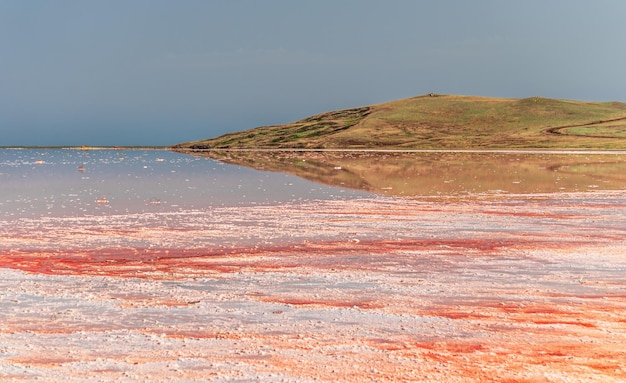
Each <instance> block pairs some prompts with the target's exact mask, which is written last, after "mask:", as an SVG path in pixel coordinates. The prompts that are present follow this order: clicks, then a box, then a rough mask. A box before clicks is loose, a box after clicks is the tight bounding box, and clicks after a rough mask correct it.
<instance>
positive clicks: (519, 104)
mask: <svg viewBox="0 0 626 383" xmlns="http://www.w3.org/2000/svg"><path fill="white" fill-rule="evenodd" d="M174 148H176V149H183V150H184V149H228V148H230V149H236V148H242V149H261V148H263V149H272V148H273V149H282V148H307V149H509V148H510V149H515V148H520V149H521V148H545V149H575V148H577V149H625V148H626V104H624V103H621V102H583V101H571V100H556V99H547V98H541V97H531V98H524V99H503V98H488V97H475V96H454V95H433V94H430V95H422V96H417V97H413V98H409V99H403V100H398V101H392V102H388V103H383V104H376V105H371V106H364V107H359V108H354V109H347V110H340V111H335V112H327V113H322V114H319V115H315V116H312V117H308V118H305V119H303V120H300V121H296V122H292V123H289V124H284V125H276V126H263V127H259V128H255V129H250V130H246V131H242V132H237V133H229V134H225V135H223V136H220V137H217V138H212V139H207V140H200V141H194V142H188V143H183V144H177V145H174Z"/></svg>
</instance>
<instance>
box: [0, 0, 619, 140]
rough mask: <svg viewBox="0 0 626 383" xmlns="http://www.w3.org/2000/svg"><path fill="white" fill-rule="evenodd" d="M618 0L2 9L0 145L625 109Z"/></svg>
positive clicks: (142, 3)
mask: <svg viewBox="0 0 626 383" xmlns="http://www.w3.org/2000/svg"><path fill="white" fill-rule="evenodd" d="M624 17H626V1H624V0H601V1H587V0H525V1H512V0H511V1H506V0H472V1H468V0H437V1H434V0H433V1H426V0H424V1H420V0H386V1H382V0H314V1H304V0H302V1H298V0H263V1H260V0H176V1H175V0H101V1H91V0H36V1H35V0H33V1H24V0H0V146H2V145H169V144H173V143H177V142H182V141H189V140H196V139H202V138H209V137H213V136H216V135H219V134H222V133H225V132H229V131H236V130H243V129H247V128H252V127H256V126H260V125H268V124H279V123H285V122H290V121H294V120H297V119H300V118H303V117H306V116H309V115H312V114H316V113H320V112H324V111H328V110H334V109H341V108H348V107H354V106H359V105H366V104H372V103H379V102H384V101H390V100H394V99H399V98H405V97H411V96H415V95H418V94H423V93H429V92H437V93H452V94H466V95H484V96H496V97H529V96H535V95H538V96H545V97H554V98H566V99H578V100H589V101H612V100H617V101H626V69H625V68H626V49H625V48H626V45H625V44H626V43H625V42H626V23H625V22H624Z"/></svg>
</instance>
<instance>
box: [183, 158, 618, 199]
mask: <svg viewBox="0 0 626 383" xmlns="http://www.w3.org/2000/svg"><path fill="white" fill-rule="evenodd" d="M194 154H196V155H201V156H206V157H210V158H213V159H217V160H220V161H223V162H226V163H230V164H237V165H242V166H247V167H251V168H254V169H258V170H267V171H278V172H284V173H289V174H293V175H296V176H299V177H302V178H305V179H308V180H311V181H315V182H320V183H324V184H327V185H331V186H337V187H346V188H352V189H359V190H365V191H369V192H373V193H379V194H385V195H393V196H408V197H410V196H437V195H463V194H470V193H514V194H517V193H520V194H526V193H551V192H571V191H587V190H616V189H626V162H625V159H626V158H625V157H626V156H624V155H620V154H585V155H580V154H523V153H519V154H518V153H380V152H280V151H207V152H198V153H194Z"/></svg>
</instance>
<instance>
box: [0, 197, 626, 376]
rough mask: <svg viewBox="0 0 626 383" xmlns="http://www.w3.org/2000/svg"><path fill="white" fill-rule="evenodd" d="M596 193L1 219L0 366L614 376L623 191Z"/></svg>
mask: <svg viewBox="0 0 626 383" xmlns="http://www.w3.org/2000/svg"><path fill="white" fill-rule="evenodd" d="M595 196H596V197H595V198H596V200H597V202H596V203H595V204H592V203H589V204H587V205H585V206H583V205H580V206H578V205H577V203H576V201H577V199H578V198H580V196H575V198H569V197H568V196H559V198H554V199H550V198H548V197H542V199H541V200H535V199H532V198H531V199H529V200H527V201H525V203H524V204H521V203H518V204H511V205H507V204H505V203H500V202H495V203H494V202H493V201H474V202H472V203H469V202H458V203H452V202H451V203H448V204H438V205H437V206H432V205H430V204H421V203H418V202H415V203H412V202H402V203H398V202H397V201H396V200H390V201H387V202H385V201H360V202H359V203H352V202H332V203H331V202H328V203H325V204H321V206H320V205H310V206H307V205H303V206H291V207H285V208H284V209H282V210H280V209H264V208H256V207H252V208H241V209H240V210H239V211H234V210H228V211H225V213H224V215H225V216H226V215H227V214H229V215H231V216H230V218H229V219H231V220H233V221H240V222H249V224H248V225H240V226H237V227H236V229H235V228H234V227H233V226H232V225H231V226H228V225H225V226H224V227H223V228H218V229H216V228H215V226H213V223H212V222H213V220H215V219H222V218H223V217H222V216H219V215H218V214H217V213H214V214H215V216H213V217H211V220H207V223H206V226H202V225H200V226H198V227H191V226H190V227H189V228H187V229H185V230H179V231H177V232H176V234H171V235H172V236H174V235H175V236H176V237H175V238H177V239H176V240H175V241H174V240H169V242H167V243H165V244H164V243H162V242H160V241H161V240H162V237H163V233H164V232H168V233H174V231H173V230H170V229H168V230H164V229H163V228H159V227H158V226H150V227H145V228H141V230H138V229H137V230H136V229H128V230H122V229H119V226H121V224H119V223H116V225H118V229H115V230H113V229H112V228H111V227H107V225H108V224H109V223H110V222H109V221H106V220H104V221H103V223H102V224H98V225H99V226H98V225H95V226H93V227H92V228H91V230H90V234H89V235H86V234H84V232H81V234H80V236H78V235H75V234H72V233H73V232H75V231H76V230H77V229H76V228H75V227H72V226H71V225H68V226H67V227H64V226H62V225H60V226H58V227H56V226H55V227H54V230H56V231H55V232H54V237H55V238H56V239H54V241H57V242H50V241H52V240H49V239H47V238H48V237H45V236H46V235H49V234H46V233H44V232H41V233H37V232H35V233H33V232H26V231H25V230H20V228H19V227H17V226H16V228H14V230H13V231H10V230H5V232H4V233H5V234H6V236H5V239H4V240H0V275H2V276H3V277H2V279H0V288H2V292H1V293H0V304H1V305H2V308H3V310H2V312H0V380H2V379H4V380H9V381H10V380H11V379H16V380H17V379H22V380H30V379H33V380H34V379H35V378H39V379H40V380H43V381H58V380H60V379H63V380H65V381H67V382H78V381H84V380H87V379H88V378H90V377H91V376H97V377H98V378H101V379H104V380H109V381H122V382H134V381H157V382H158V381H186V380H199V381H211V380H217V381H224V380H242V381H262V382H273V381H281V380H285V381H313V380H318V381H326V382H335V381H346V382H364V381H389V382H391V381H394V382H395V381H416V382H420V381H424V382H439V381H446V382H490V381H497V382H564V381H580V382H623V381H626V368H625V367H624V366H625V365H626V314H625V313H626V225H624V223H625V222H626V219H625V215H624V211H623V209H622V208H623V207H624V205H623V203H622V202H620V201H623V200H624V199H626V195H624V194H615V193H613V194H611V195H609V196H608V197H606V199H602V198H600V197H601V196H602V195H595ZM494 204H496V205H497V206H496V207H497V208H496V207H494ZM303 211H304V213H303ZM233 214H234V215H233ZM296 216H297V217H298V218H294V217H296ZM304 218H306V222H304V223H306V224H307V225H308V226H306V227H303V226H302V225H303V224H304V223H303V219H304ZM116 219H118V220H123V217H118V218H116ZM116 222H117V221H116ZM271 222H280V225H281V226H278V227H277V228H276V229H273V228H272V227H270V226H268V225H271ZM28 225H31V226H32V225H35V224H33V223H30V222H28ZM28 225H26V226H27V227H31V226H28ZM50 227H53V225H51V226H50ZM329 227H330V228H331V229H329ZM212 230H213V231H212ZM272 230H273V231H272ZM138 233H140V234H141V235H143V236H145V238H143V239H142V238H140V239H141V240H142V241H143V242H141V245H133V243H138V242H133V241H137V238H138V237H140V236H141V235H140V234H138ZM207 233H208V234H207ZM280 235H284V236H283V237H280ZM235 236H240V237H245V238H252V239H250V240H248V243H240V244H239V245H229V246H225V245H220V244H219V241H218V239H220V238H221V239H223V240H224V241H231V240H232V242H229V243H232V244H235V243H236V241H234V239H236V238H235ZM40 237H44V239H42V238H40ZM270 237H271V238H270ZM107 238H110V240H111V241H110V242H111V244H109V246H104V245H106V244H107V241H106V239H107ZM168 238H169V237H168ZM275 238H278V239H275ZM74 239H75V241H74ZM609 239H610V240H609ZM194 240H195V242H194ZM2 241H4V242H2ZM54 243H59V244H64V245H63V246H60V247H55V246H52V245H53V244H54ZM182 243H184V244H188V243H194V244H195V245H196V246H193V247H190V246H187V245H184V246H183V245H180V244H182ZM216 243H217V245H216ZM20 244H23V245H20ZM94 244H95V245H94ZM103 244H104V245H103ZM165 245H168V246H165Z"/></svg>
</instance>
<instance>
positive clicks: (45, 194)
mask: <svg viewBox="0 0 626 383" xmlns="http://www.w3.org/2000/svg"><path fill="white" fill-rule="evenodd" d="M359 196H370V194H368V193H365V192H360V191H354V190H348V189H344V188H337V187H329V186H325V185H321V184H317V183H314V182H310V181H306V180H303V179H301V178H299V177H296V176H293V175H288V174H282V173H277V172H261V171H257V170H253V169H249V168H245V167H240V166H234V165H228V164H224V163H221V162H218V161H215V160H212V159H207V158H197V157H193V156H190V155H185V154H179V153H173V152H169V151H161V150H90V151H83V150H63V149H57V150H35V149H24V150H18V149H3V150H0V218H11V217H16V218H19V217H37V216H66V215H103V214H124V213H139V212H161V211H177V210H187V209H205V208H210V207H212V206H233V205H246V204H278V203H286V202H291V201H299V200H305V199H346V198H356V197H359Z"/></svg>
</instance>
